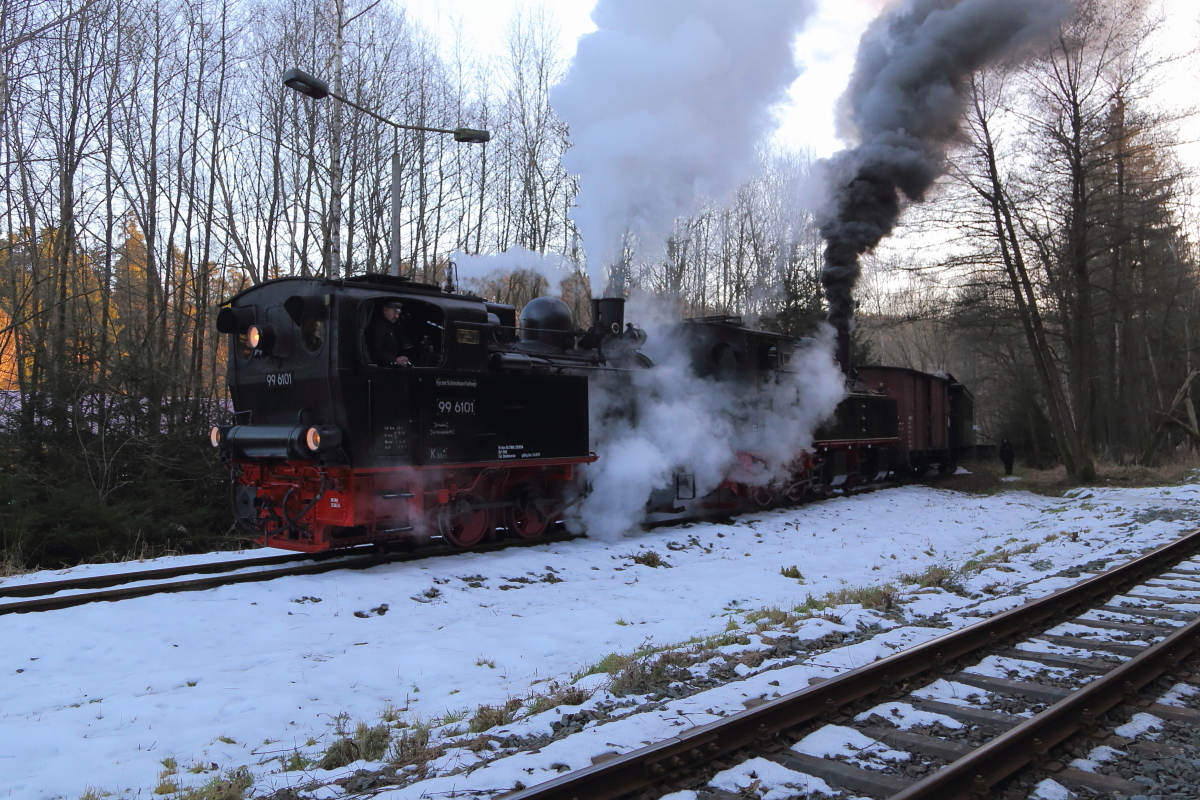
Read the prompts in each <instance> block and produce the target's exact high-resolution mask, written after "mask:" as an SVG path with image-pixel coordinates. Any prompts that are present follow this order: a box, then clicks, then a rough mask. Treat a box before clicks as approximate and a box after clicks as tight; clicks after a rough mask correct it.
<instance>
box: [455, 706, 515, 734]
mask: <svg viewBox="0 0 1200 800" xmlns="http://www.w3.org/2000/svg"><path fill="white" fill-rule="evenodd" d="M524 705H525V700H524V699H523V698H520V697H513V698H511V699H509V700H508V701H507V702H506V703H504V705H500V706H488V705H483V706H480V707H479V708H477V709H475V715H474V716H473V717H471V719H470V721H468V722H467V730H469V731H470V732H471V733H483V732H484V731H488V730H491V729H492V728H497V727H499V726H501V725H508V724H510V723H511V722H512V721H513V720H514V719H516V716H517V712H518V711H520V710H521V709H522V708H523V707H524Z"/></svg>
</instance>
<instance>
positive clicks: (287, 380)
mask: <svg viewBox="0 0 1200 800" xmlns="http://www.w3.org/2000/svg"><path fill="white" fill-rule="evenodd" d="M291 385H292V373H290V372H268V373H267V386H291Z"/></svg>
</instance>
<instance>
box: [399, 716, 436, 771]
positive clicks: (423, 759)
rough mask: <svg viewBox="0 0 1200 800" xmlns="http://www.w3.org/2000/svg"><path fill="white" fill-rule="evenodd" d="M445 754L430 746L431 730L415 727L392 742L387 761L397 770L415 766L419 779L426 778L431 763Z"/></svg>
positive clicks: (422, 726)
mask: <svg viewBox="0 0 1200 800" xmlns="http://www.w3.org/2000/svg"><path fill="white" fill-rule="evenodd" d="M445 754H446V751H445V750H444V749H443V748H441V747H437V746H434V747H430V746H429V728H427V727H425V726H424V725H414V726H412V727H411V728H407V729H406V730H405V731H404V732H403V733H401V735H400V738H399V739H393V740H392V749H391V750H390V751H389V752H388V757H387V760H388V761H389V762H390V763H391V765H392V766H393V767H395V768H396V769H404V768H405V767H408V766H415V767H416V768H417V774H418V777H424V775H425V770H426V768H427V766H428V764H429V762H430V761H432V760H433V759H435V758H441V757H442V756H444V755H445Z"/></svg>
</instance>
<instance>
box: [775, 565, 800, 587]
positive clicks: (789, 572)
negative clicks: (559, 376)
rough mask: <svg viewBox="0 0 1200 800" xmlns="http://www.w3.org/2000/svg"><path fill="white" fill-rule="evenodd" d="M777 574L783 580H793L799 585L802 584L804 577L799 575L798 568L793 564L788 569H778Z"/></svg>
mask: <svg viewBox="0 0 1200 800" xmlns="http://www.w3.org/2000/svg"><path fill="white" fill-rule="evenodd" d="M779 574H780V575H782V576H783V577H785V578H793V579H794V580H798V581H800V582H801V583H803V582H804V576H803V575H802V574H800V568H799V567H797V566H796V565H795V564H793V565H792V566H790V567H780V568H779Z"/></svg>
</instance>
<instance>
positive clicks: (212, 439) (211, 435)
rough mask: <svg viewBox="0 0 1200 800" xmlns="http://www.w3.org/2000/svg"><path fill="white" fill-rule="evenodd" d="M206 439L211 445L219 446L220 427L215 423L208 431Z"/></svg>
mask: <svg viewBox="0 0 1200 800" xmlns="http://www.w3.org/2000/svg"><path fill="white" fill-rule="evenodd" d="M208 441H209V443H210V444H211V445H212V446H213V447H220V446H221V429H220V428H219V427H217V426H216V425H213V426H212V430H210V431H209V432H208Z"/></svg>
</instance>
